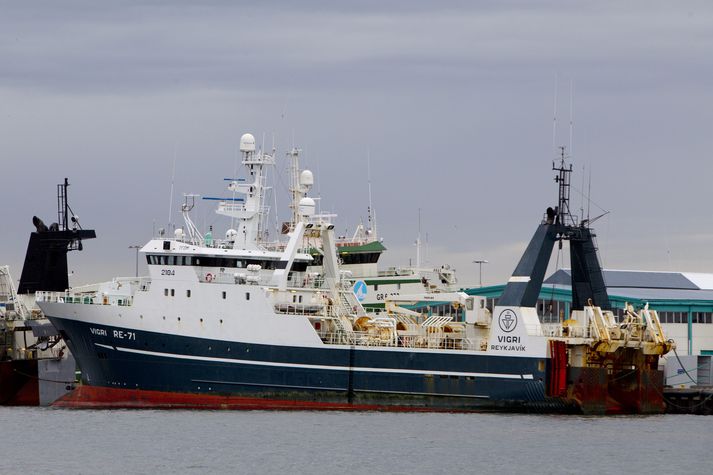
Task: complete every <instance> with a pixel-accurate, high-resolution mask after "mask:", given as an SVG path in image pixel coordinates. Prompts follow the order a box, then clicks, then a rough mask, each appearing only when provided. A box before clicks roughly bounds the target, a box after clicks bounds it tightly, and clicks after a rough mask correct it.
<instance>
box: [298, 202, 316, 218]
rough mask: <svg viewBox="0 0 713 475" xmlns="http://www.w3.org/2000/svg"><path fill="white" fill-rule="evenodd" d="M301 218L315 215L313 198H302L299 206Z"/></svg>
mask: <svg viewBox="0 0 713 475" xmlns="http://www.w3.org/2000/svg"><path fill="white" fill-rule="evenodd" d="M299 211H300V216H313V215H314V200H313V199H312V198H307V197H305V198H302V199H301V200H300V205H299Z"/></svg>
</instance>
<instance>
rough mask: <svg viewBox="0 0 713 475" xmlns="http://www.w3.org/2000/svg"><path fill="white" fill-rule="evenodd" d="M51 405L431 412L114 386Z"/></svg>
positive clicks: (86, 389)
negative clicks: (117, 387)
mask: <svg viewBox="0 0 713 475" xmlns="http://www.w3.org/2000/svg"><path fill="white" fill-rule="evenodd" d="M52 406H53V407H64V408H78V409H230V410H330V411H395V412H433V411H434V410H440V411H446V409H432V408H426V407H421V408H419V407H413V406H393V405H380V404H351V403H340V402H323V401H304V400H287V399H267V398H258V397H242V396H220V395H206V394H192V393H173V392H164V391H148V390H141V389H116V388H105V387H94V386H79V387H77V388H76V389H75V390H74V391H72V392H70V393H68V394H66V395H65V396H63V397H61V398H59V399H58V400H57V401H55V402H54V403H53V404H52Z"/></svg>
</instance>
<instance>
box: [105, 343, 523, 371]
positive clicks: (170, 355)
mask: <svg viewBox="0 0 713 475" xmlns="http://www.w3.org/2000/svg"><path fill="white" fill-rule="evenodd" d="M95 344H96V346H98V347H101V348H106V349H109V350H116V351H119V352H126V353H135V354H139V355H147V356H158V357H162V358H175V359H182V360H192V361H206V362H214V363H231V364H241V365H253V366H276V367H280V368H302V369H316V370H326V371H354V372H364V373H400V374H422V375H423V374H432V375H434V376H463V377H468V376H471V377H478V378H498V379H533V377H532V375H531V374H501V373H469V372H468V373H466V372H457V371H434V370H415V369H404V368H360V367H354V366H351V367H350V366H327V365H315V364H301V363H283V362H276V361H256V360H239V359H234V358H217V357H213V356H191V355H178V354H173V353H163V352H156V351H146V350H137V349H133V348H122V347H119V346H111V345H104V344H101V343H95Z"/></svg>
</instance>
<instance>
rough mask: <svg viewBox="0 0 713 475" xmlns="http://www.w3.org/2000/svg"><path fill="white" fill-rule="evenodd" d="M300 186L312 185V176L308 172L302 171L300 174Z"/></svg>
mask: <svg viewBox="0 0 713 475" xmlns="http://www.w3.org/2000/svg"><path fill="white" fill-rule="evenodd" d="M300 185H302V186H312V185H314V175H312V172H311V171H309V170H304V171H303V172H302V173H300Z"/></svg>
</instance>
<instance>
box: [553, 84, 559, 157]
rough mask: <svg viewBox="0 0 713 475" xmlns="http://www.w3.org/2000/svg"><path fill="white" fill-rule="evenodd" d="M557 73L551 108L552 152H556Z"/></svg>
mask: <svg viewBox="0 0 713 475" xmlns="http://www.w3.org/2000/svg"><path fill="white" fill-rule="evenodd" d="M557 88H558V87H557V73H555V99H554V106H553V108H552V150H557Z"/></svg>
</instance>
